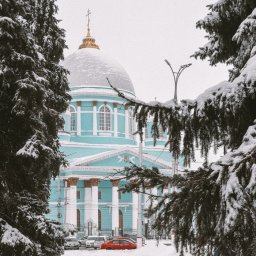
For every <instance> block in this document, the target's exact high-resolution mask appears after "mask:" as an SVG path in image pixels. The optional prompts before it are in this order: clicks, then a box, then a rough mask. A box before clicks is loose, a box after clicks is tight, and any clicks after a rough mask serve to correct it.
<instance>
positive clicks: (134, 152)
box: [71, 147, 171, 169]
mask: <svg viewBox="0 0 256 256" xmlns="http://www.w3.org/2000/svg"><path fill="white" fill-rule="evenodd" d="M131 164H135V165H138V164H139V152H138V149H137V148H129V147H126V148H123V149H118V150H112V151H107V152H103V153H99V154H95V155H92V156H88V157H84V158H80V159H77V160H76V161H74V162H72V164H71V165H72V167H75V166H93V167H95V166H98V167H99V166H104V167H110V166H111V167H128V166H130V165H131ZM142 165H143V166H148V167H152V166H154V167H157V168H160V169H169V168H171V166H170V163H166V162H165V161H162V160H159V159H156V157H154V156H152V155H148V154H143V156H142Z"/></svg>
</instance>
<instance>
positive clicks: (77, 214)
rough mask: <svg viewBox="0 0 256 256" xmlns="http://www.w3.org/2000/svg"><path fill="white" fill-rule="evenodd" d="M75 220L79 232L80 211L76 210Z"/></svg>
mask: <svg viewBox="0 0 256 256" xmlns="http://www.w3.org/2000/svg"><path fill="white" fill-rule="evenodd" d="M76 218H77V219H76V220H77V229H78V230H80V227H81V217H80V210H79V209H77V210H76Z"/></svg>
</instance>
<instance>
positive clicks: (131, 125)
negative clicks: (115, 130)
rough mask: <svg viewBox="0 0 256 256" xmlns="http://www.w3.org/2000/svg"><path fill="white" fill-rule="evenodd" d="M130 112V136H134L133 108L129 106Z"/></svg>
mask: <svg viewBox="0 0 256 256" xmlns="http://www.w3.org/2000/svg"><path fill="white" fill-rule="evenodd" d="M128 111H129V112H128V113H129V115H128V116H129V135H130V137H132V136H133V111H132V109H131V108H129V110H128Z"/></svg>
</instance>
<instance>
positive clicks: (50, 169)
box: [0, 0, 70, 256]
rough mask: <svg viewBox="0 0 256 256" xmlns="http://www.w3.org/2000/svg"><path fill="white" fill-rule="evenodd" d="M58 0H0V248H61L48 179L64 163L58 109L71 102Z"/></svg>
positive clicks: (53, 251)
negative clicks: (62, 62)
mask: <svg viewBox="0 0 256 256" xmlns="http://www.w3.org/2000/svg"><path fill="white" fill-rule="evenodd" d="M56 13H57V7H56V4H55V0H26V1H25V0H24V1H23V0H2V1H1V2H0V255H4V256H6V255H8V256H12V255H29V256H31V255H60V253H61V252H62V250H63V249H62V248H63V246H62V245H63V233H62V231H61V228H60V225H59V223H55V222H53V221H50V220H47V219H46V218H45V214H46V213H47V209H48V198H49V193H50V189H49V185H50V180H51V178H52V177H55V176H56V175H57V174H58V172H59V167H60V165H61V164H65V160H64V156H63V155H62V153H61V152H60V150H59V141H58V137H57V133H58V130H59V129H60V128H61V127H62V125H63V120H62V118H61V116H60V114H61V113H62V112H64V111H65V109H66V108H67V105H68V100H69V99H70V96H69V95H68V93H67V92H68V83H67V78H66V74H67V71H66V70H65V69H63V68H62V67H61V66H60V65H59V61H60V60H61V59H62V58H63V49H64V47H65V41H64V31H63V30H62V29H60V28H59V27H58V20H57V19H56V17H55V16H56Z"/></svg>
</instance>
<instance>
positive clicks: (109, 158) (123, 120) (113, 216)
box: [48, 28, 172, 235]
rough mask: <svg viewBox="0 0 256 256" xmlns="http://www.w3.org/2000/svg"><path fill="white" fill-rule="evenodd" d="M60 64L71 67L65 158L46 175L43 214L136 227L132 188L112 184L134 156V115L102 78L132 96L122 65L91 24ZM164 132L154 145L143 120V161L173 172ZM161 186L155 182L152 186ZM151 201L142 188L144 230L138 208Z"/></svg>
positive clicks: (87, 224)
mask: <svg viewBox="0 0 256 256" xmlns="http://www.w3.org/2000/svg"><path fill="white" fill-rule="evenodd" d="M63 66H64V67H65V68H67V69H68V70H69V71H70V75H69V77H68V79H69V83H70V88H71V96H72V100H71V102H70V106H69V109H68V110H67V112H66V113H65V114H64V120H65V126H64V129H63V131H60V132H59V138H60V142H61V151H62V152H63V153H64V154H65V155H66V158H67V160H68V163H69V165H68V166H67V167H65V168H64V167H62V168H61V169H60V174H59V176H58V178H56V179H55V180H52V183H51V196H50V200H49V214H48V217H49V218H51V219H55V220H58V221H59V222H61V223H62V224H72V225H74V226H75V227H77V230H78V234H80V235H90V234H105V235H110V234H112V235H113V234H119V235H120V234H126V233H130V234H132V233H133V234H136V231H137V219H138V194H137V193H134V192H132V193H121V192H120V191H119V190H118V189H119V188H120V187H122V186H124V184H125V182H126V181H125V179H121V180H120V177H119V176H118V175H117V171H118V170H120V169H122V168H124V167H126V166H129V165H130V164H131V163H134V164H137V165H138V164H139V157H140V156H139V145H138V142H137V141H138V140H137V138H136V137H135V136H134V132H135V130H136V123H135V121H134V119H133V113H132V109H131V108H129V107H127V106H126V102H125V100H124V99H122V98H120V97H119V96H118V95H117V93H116V92H115V91H114V90H113V89H112V88H111V87H110V86H109V84H108V82H107V79H106V78H107V77H108V79H109V80H110V81H111V83H112V84H113V85H114V86H115V87H117V88H118V89H119V90H120V91H121V92H123V93H124V94H125V95H127V96H129V97H132V98H135V97H136V96H135V91H134V87H133V84H132V82H131V80H130V78H129V76H128V74H127V73H126V71H125V70H124V68H123V67H122V66H121V65H120V64H119V63H118V62H116V61H115V60H113V59H112V58H109V57H107V56H106V55H105V54H104V53H102V51H101V50H100V49H99V47H98V45H97V44H96V43H95V39H94V38H92V37H91V35H90V30H89V28H88V32H87V36H86V37H85V38H84V40H83V43H82V44H81V46H80V47H79V49H78V50H77V51H76V52H75V53H73V54H71V55H70V56H68V57H67V58H66V59H65V61H64V62H63ZM165 140H166V138H165V135H164V134H162V137H161V138H160V140H159V141H158V144H157V146H153V141H152V139H151V136H150V122H149V124H148V129H146V131H145V136H144V141H143V153H142V157H141V159H142V165H143V166H146V167H153V166H155V167H157V168H159V169H160V170H161V172H163V173H164V174H165V175H171V172H172V170H171V169H172V161H171V155H170V153H169V152H168V150H167V149H166V148H164V144H165ZM167 191H168V188H166V189H165V191H160V190H159V189H158V188H154V189H152V191H151V193H152V194H159V193H165V192H167ZM149 203H150V202H149V198H148V196H142V205H141V207H142V222H143V227H144V233H146V232H149V230H150V221H149V220H148V219H147V218H145V217H144V214H143V209H145V208H147V207H148V204H149Z"/></svg>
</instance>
